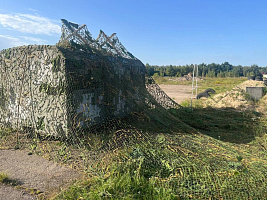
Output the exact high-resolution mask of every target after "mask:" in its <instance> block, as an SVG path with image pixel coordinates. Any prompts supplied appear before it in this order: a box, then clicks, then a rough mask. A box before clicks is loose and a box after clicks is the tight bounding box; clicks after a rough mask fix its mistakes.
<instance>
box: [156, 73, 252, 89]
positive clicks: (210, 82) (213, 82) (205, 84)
mask: <svg viewBox="0 0 267 200" xmlns="http://www.w3.org/2000/svg"><path fill="white" fill-rule="evenodd" d="M153 78H154V80H155V81H156V83H157V84H159V85H161V84H164V85H192V81H191V80H190V81H180V80H178V79H177V78H170V77H160V76H158V75H154V76H153ZM246 80H247V78H241V77H240V78H231V77H229V78H209V77H206V78H204V79H203V80H199V81H198V83H197V84H198V92H203V91H205V90H206V89H208V88H213V89H214V90H215V91H216V93H222V92H226V91H229V90H231V89H232V88H233V87H234V86H236V85H238V84H240V83H242V82H244V81H246Z"/></svg>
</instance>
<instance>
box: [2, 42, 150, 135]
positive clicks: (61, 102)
mask: <svg viewBox="0 0 267 200" xmlns="http://www.w3.org/2000/svg"><path fill="white" fill-rule="evenodd" d="M143 90H145V66H144V65H143V64H142V62H141V61H139V60H137V59H126V58H121V57H112V56H106V55H102V54H101V53H99V52H98V53H92V52H86V51H84V50H82V49H73V48H61V47H57V46H50V45H39V46H38V45H29V46H21V47H16V48H11V49H6V50H3V51H1V52H0V123H2V124H8V125H11V126H13V127H17V125H18V126H19V127H21V128H23V127H30V128H31V129H34V130H35V131H39V132H43V133H45V134H51V135H55V136H64V137H65V136H68V135H69V134H72V132H73V131H76V130H77V129H79V130H80V128H86V127H88V126H91V125H92V124H97V123H101V122H103V121H107V120H110V119H113V118H117V117H122V116H125V115H127V114H129V113H130V112H131V111H134V110H135V109H137V107H138V104H142V103H143V102H144V97H143V96H142V95H141V93H142V91H143Z"/></svg>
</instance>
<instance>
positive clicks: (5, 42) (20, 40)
mask: <svg viewBox="0 0 267 200" xmlns="http://www.w3.org/2000/svg"><path fill="white" fill-rule="evenodd" d="M29 44H47V41H46V40H43V39H40V38H35V37H25V36H20V37H13V36H10V35H0V51H1V50H2V49H7V48H11V47H16V46H23V45H29Z"/></svg>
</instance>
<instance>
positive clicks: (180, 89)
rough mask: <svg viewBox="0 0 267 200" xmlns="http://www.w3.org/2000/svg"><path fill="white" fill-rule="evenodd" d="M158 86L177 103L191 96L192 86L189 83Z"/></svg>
mask: <svg viewBox="0 0 267 200" xmlns="http://www.w3.org/2000/svg"><path fill="white" fill-rule="evenodd" d="M159 87H160V88H161V89H162V90H163V91H164V92H165V93H166V94H167V95H168V96H169V97H171V98H172V99H173V100H174V101H176V102H177V103H181V102H182V101H184V100H186V99H190V98H191V93H192V86H190V85H159Z"/></svg>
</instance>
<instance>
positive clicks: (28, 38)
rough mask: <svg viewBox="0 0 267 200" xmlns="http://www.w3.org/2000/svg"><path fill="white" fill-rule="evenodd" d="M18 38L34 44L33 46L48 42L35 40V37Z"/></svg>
mask: <svg viewBox="0 0 267 200" xmlns="http://www.w3.org/2000/svg"><path fill="white" fill-rule="evenodd" d="M20 38H22V39H24V40H26V41H29V43H31V44H32V43H34V44H47V43H48V41H47V40H43V39H40V38H35V37H26V36H21V37H20Z"/></svg>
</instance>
